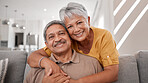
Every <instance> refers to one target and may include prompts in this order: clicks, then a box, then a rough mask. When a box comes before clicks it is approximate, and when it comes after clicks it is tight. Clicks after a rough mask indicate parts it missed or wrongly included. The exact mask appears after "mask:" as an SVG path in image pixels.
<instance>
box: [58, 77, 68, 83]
mask: <svg viewBox="0 0 148 83" xmlns="http://www.w3.org/2000/svg"><path fill="white" fill-rule="evenodd" d="M69 80H70V76H67V77H65V76H64V77H62V78H60V79H59V80H58V81H57V83H69Z"/></svg>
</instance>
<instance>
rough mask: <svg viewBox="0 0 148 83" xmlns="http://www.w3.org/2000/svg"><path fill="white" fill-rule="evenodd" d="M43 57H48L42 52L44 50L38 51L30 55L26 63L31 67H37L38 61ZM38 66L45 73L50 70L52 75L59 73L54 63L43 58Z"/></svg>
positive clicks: (59, 70)
mask: <svg viewBox="0 0 148 83" xmlns="http://www.w3.org/2000/svg"><path fill="white" fill-rule="evenodd" d="M44 56H46V57H48V55H47V53H46V52H45V51H44V49H39V50H37V51H34V52H32V53H31V54H30V56H29V57H28V59H27V62H28V64H29V65H30V66H31V67H39V60H40V59H41V58H42V57H44ZM40 65H41V67H42V68H45V72H46V73H47V72H48V71H49V69H50V68H51V69H52V71H53V73H60V72H61V69H60V68H59V66H58V65H57V64H56V63H55V62H53V61H51V60H50V59H49V58H43V59H42V60H41V64H40Z"/></svg>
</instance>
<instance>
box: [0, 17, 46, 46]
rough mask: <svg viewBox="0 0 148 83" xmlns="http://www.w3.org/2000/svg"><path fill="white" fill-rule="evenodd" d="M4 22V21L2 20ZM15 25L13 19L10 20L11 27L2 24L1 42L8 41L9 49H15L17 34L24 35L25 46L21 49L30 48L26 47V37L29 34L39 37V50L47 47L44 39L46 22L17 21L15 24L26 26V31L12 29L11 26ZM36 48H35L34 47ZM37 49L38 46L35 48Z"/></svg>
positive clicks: (0, 27) (0, 29) (0, 28)
mask: <svg viewBox="0 0 148 83" xmlns="http://www.w3.org/2000/svg"><path fill="white" fill-rule="evenodd" d="M1 20H3V19H1ZM13 23H14V20H13V19H10V25H3V24H2V22H1V24H0V40H7V41H8V48H12V49H14V48H15V33H24V39H23V42H24V45H23V46H21V48H24V47H26V48H27V49H28V46H27V45H26V36H27V34H28V33H31V34H35V35H39V41H38V42H39V48H43V47H44V46H45V44H44V39H43V29H44V27H45V25H46V23H47V22H46V21H43V20H21V19H17V20H15V23H18V24H19V25H25V27H26V29H25V30H23V29H20V28H16V27H12V26H11V25H12V24H13ZM32 47H34V46H32ZM35 47H37V46H35Z"/></svg>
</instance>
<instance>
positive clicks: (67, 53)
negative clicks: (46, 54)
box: [53, 49, 72, 63]
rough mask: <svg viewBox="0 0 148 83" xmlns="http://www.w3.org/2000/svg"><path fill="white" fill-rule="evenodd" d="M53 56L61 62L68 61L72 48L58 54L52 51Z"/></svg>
mask: <svg viewBox="0 0 148 83" xmlns="http://www.w3.org/2000/svg"><path fill="white" fill-rule="evenodd" d="M53 56H54V57H55V59H56V60H58V61H61V62H62V63H65V62H68V61H70V60H71V58H72V49H68V50H67V51H65V52H62V53H58V54H55V53H53Z"/></svg>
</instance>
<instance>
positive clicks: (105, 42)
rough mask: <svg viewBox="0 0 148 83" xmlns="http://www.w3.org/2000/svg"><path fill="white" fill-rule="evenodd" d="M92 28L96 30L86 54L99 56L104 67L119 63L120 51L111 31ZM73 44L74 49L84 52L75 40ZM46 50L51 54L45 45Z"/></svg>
mask: <svg viewBox="0 0 148 83" xmlns="http://www.w3.org/2000/svg"><path fill="white" fill-rule="evenodd" d="M91 29H92V30H93V32H94V40H93V45H92V48H91V49H90V52H89V53H88V54H85V55H88V56H92V57H95V58H97V59H98V60H99V62H100V63H101V64H102V65H103V66H104V67H106V66H109V65H113V64H119V59H118V56H119V53H118V51H117V49H116V43H115V41H114V39H113V38H112V35H111V33H110V32H109V31H107V30H105V29H100V28H95V27H91ZM72 44H73V45H72V47H73V49H75V50H76V51H77V52H79V53H82V54H84V53H83V52H82V51H81V50H79V49H78V46H77V43H76V42H73V43H72ZM44 50H45V52H46V53H47V54H48V55H49V56H50V53H51V51H50V50H49V49H48V48H47V47H44Z"/></svg>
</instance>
